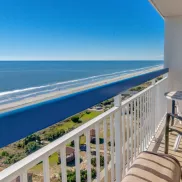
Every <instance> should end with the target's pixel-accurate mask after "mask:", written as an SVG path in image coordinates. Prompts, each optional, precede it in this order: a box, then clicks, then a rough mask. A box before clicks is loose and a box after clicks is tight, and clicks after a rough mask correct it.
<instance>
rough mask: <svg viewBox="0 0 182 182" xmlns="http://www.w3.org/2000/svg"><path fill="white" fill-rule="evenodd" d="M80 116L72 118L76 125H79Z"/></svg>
mask: <svg viewBox="0 0 182 182" xmlns="http://www.w3.org/2000/svg"><path fill="white" fill-rule="evenodd" d="M79 119H80V118H79V116H77V115H76V116H73V117H72V118H71V120H72V121H73V122H74V123H79Z"/></svg>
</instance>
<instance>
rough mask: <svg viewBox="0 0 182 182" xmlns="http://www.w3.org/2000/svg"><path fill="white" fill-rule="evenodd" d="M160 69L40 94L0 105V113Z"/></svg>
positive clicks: (156, 68)
mask: <svg viewBox="0 0 182 182" xmlns="http://www.w3.org/2000/svg"><path fill="white" fill-rule="evenodd" d="M160 68H161V66H159V67H155V68H151V69H147V70H145V71H143V70H142V71H137V72H135V73H130V74H125V75H122V76H119V77H116V78H112V79H108V80H102V81H98V82H95V83H92V84H87V85H84V86H80V87H76V88H71V89H66V90H64V91H56V92H52V93H48V94H42V95H39V96H34V97H29V98H26V99H23V100H21V101H16V102H12V103H8V104H4V105H0V112H1V113H2V112H6V111H9V110H13V109H16V108H21V107H24V106H27V105H32V104H35V103H39V102H43V101H46V100H50V99H53V98H58V97H61V96H64V95H68V94H71V93H75V92H79V91H82V90H86V89H89V88H93V87H96V86H101V85H104V84H107V83H112V82H115V81H119V80H122V79H125V78H129V77H133V76H136V75H140V74H144V73H148V72H152V71H155V70H158V69H160Z"/></svg>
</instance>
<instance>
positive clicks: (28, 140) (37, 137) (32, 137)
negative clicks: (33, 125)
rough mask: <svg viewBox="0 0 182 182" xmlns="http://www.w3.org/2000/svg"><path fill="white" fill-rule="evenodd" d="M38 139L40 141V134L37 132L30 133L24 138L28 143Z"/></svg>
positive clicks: (25, 142)
mask: <svg viewBox="0 0 182 182" xmlns="http://www.w3.org/2000/svg"><path fill="white" fill-rule="evenodd" d="M33 141H38V142H40V136H39V135H37V134H32V135H29V136H28V137H26V138H25V139H24V144H25V145H27V144H28V143H29V142H33Z"/></svg>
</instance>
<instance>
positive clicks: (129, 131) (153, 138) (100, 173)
mask: <svg viewBox="0 0 182 182" xmlns="http://www.w3.org/2000/svg"><path fill="white" fill-rule="evenodd" d="M167 73H168V69H161V70H157V71H153V72H150V73H145V74H141V75H139V76H134V77H131V78H127V79H124V80H120V81H117V82H114V83H110V84H106V85H103V86H99V87H96V88H92V89H88V90H85V91H82V92H78V93H75V94H72V95H68V96H64V97H61V98H58V99H53V100H50V101H45V102H42V103H40V104H35V105H32V106H26V107H24V108H21V109H17V110H14V111H9V112H7V113H4V114H1V115H0V128H3V130H2V131H1V133H0V138H1V140H0V147H3V146H5V145H7V144H9V143H12V142H15V141H17V140H19V139H21V138H23V137H26V136H27V135H29V134H31V133H33V132H36V131H38V130H41V129H43V128H45V127H48V126H51V125H52V124H55V123H57V122H58V121H61V120H64V119H66V118H68V117H70V116H72V115H74V114H76V113H79V112H81V111H83V110H85V109H87V108H90V107H92V106H93V105H96V104H98V103H100V102H102V101H104V100H107V99H109V98H112V97H114V107H112V108H111V109H109V110H107V111H106V112H104V113H102V114H101V115H99V116H97V117H96V118H94V119H92V120H90V121H88V122H87V123H85V124H83V125H82V126H80V127H78V128H77V129H75V130H73V131H71V132H69V133H68V134H65V135H64V136H62V137H61V138H59V139H57V140H55V141H53V142H52V143H50V144H48V145H47V146H45V147H43V148H41V149H39V150H38V151H36V152H34V153H32V154H30V155H29V156H28V157H26V158H24V159H22V160H21V161H19V162H17V163H15V164H14V165H12V166H10V167H9V168H7V169H5V170H3V171H2V172H0V182H11V181H13V180H19V181H21V182H27V181H28V177H27V176H29V172H28V171H29V170H30V169H31V168H32V167H33V166H35V165H37V164H39V163H41V162H42V165H43V174H42V176H41V177H40V179H41V181H44V182H50V181H52V179H51V172H50V164H49V157H50V156H51V155H52V154H54V153H55V152H58V153H60V161H61V164H60V173H61V180H62V182H66V181H67V162H66V155H67V154H66V148H67V144H68V143H70V142H71V141H74V155H75V170H76V182H80V181H81V178H80V169H81V162H80V157H81V156H80V155H81V154H80V143H79V138H80V136H82V135H85V136H86V151H85V159H84V162H85V165H86V167H85V170H86V172H87V181H88V182H91V181H98V182H99V181H105V182H109V181H111V182H113V181H117V182H120V181H121V180H122V178H123V177H124V176H125V175H126V173H127V171H128V169H129V167H130V166H131V165H132V163H133V161H134V160H135V159H136V157H137V156H138V154H139V153H140V152H142V151H145V150H150V151H154V152H157V151H158V152H163V151H164V141H163V135H164V134H163V133H164V131H163V129H164V124H165V122H164V118H165V115H166V112H167V100H166V98H165V97H164V93H165V92H166V91H167V89H168V87H167V86H168V75H167ZM161 75H163V78H162V79H161V80H160V81H157V82H156V81H155V80H156V78H157V77H158V76H161ZM151 80H152V84H151V85H150V86H149V87H148V88H146V89H145V90H143V91H141V92H139V93H137V94H135V95H134V96H132V97H130V98H129V99H127V100H125V101H121V93H122V92H124V91H126V90H128V89H129V88H132V87H134V86H137V85H140V84H142V83H145V82H147V81H151ZM18 126H19V127H18ZM93 130H94V131H95V132H94V133H95V145H94V146H92V145H91V143H90V140H91V135H90V131H93ZM7 132H8V133H12V134H11V135H9V134H8V135H7ZM101 135H102V138H103V144H100V137H101ZM171 137H175V136H174V135H173V136H172V135H171ZM170 142H174V141H173V139H172V138H171V140H170ZM93 150H94V151H95V155H96V168H95V170H96V174H97V175H96V178H95V179H92V172H91V170H92V165H91V158H92V153H91V151H93ZM170 151H171V152H172V154H173V155H177V157H180V155H179V153H178V152H177V153H175V152H173V151H172V150H170ZM101 155H102V156H103V157H104V166H103V167H100V156H101Z"/></svg>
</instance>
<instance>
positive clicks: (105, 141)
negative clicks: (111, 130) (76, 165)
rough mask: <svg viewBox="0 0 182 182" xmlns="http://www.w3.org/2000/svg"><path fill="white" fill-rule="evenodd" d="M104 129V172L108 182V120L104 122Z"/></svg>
mask: <svg viewBox="0 0 182 182" xmlns="http://www.w3.org/2000/svg"><path fill="white" fill-rule="evenodd" d="M103 128H104V170H105V176H104V181H105V182H108V165H107V120H106V119H105V120H104V122H103Z"/></svg>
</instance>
